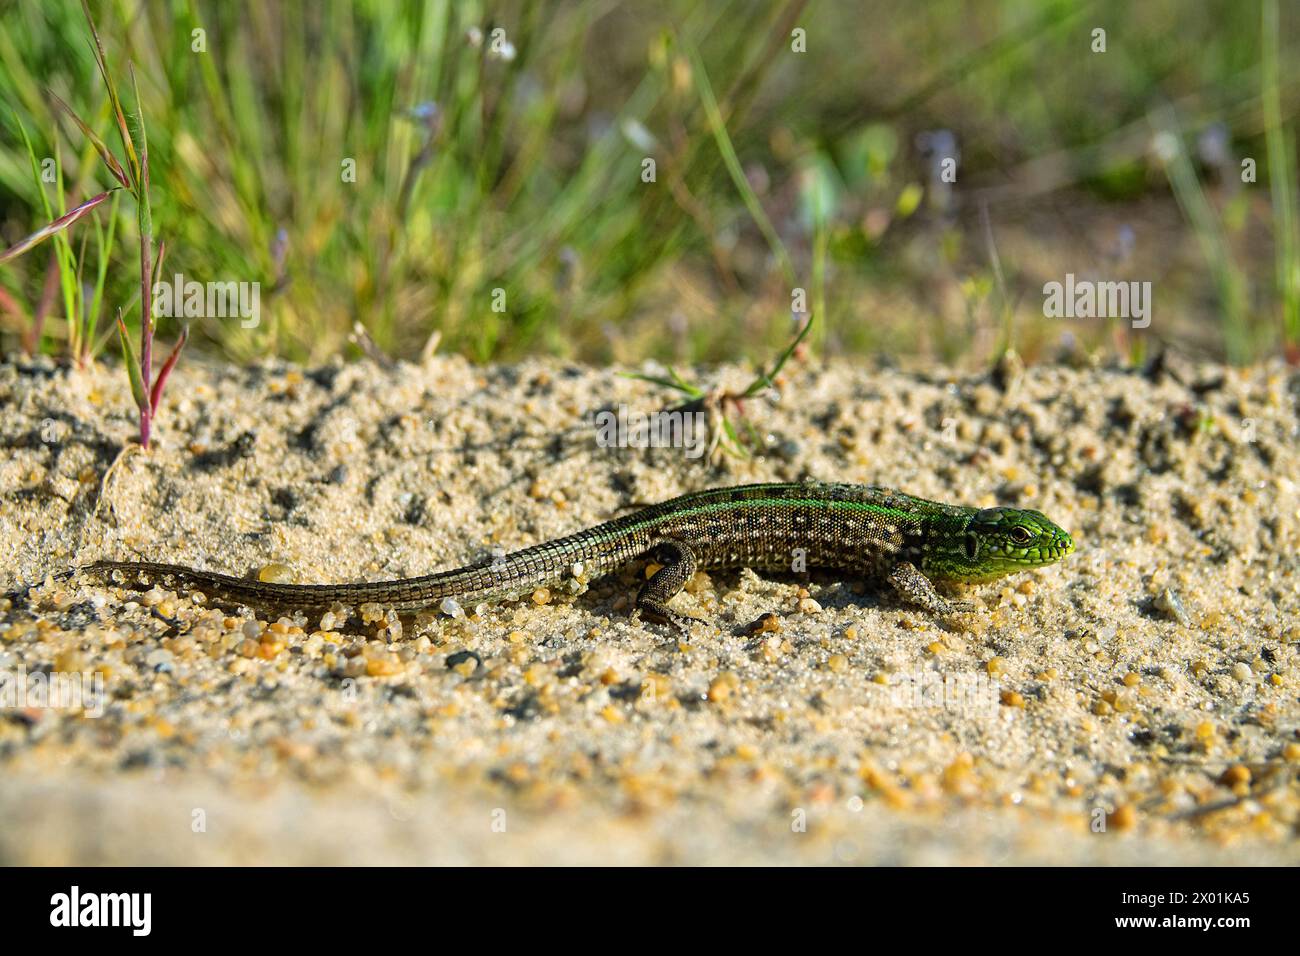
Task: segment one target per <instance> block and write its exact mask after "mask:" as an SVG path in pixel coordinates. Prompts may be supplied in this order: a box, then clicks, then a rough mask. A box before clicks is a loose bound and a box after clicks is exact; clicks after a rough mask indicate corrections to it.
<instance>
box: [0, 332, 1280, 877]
mask: <svg viewBox="0 0 1300 956" xmlns="http://www.w3.org/2000/svg"><path fill="white" fill-rule="evenodd" d="M620 371H625V370H618V369H592V368H586V367H580V366H573V365H566V364H562V363H559V362H556V361H553V360H547V361H529V362H525V363H522V364H519V365H513V366H501V367H486V368H484V367H478V366H474V365H471V364H469V363H467V362H465V361H463V360H461V359H458V358H441V357H439V358H434V359H432V360H431V361H430V362H429V363H428V364H426V365H423V366H416V365H409V364H399V365H397V366H395V367H393V368H384V367H380V366H377V365H375V364H373V363H370V362H363V363H356V364H341V363H340V364H335V365H332V366H327V367H324V368H319V369H301V368H296V367H292V366H288V365H283V364H266V365H262V366H258V367H254V368H231V367H226V366H204V365H202V364H200V363H199V362H198V361H197V360H187V361H185V362H183V363H182V365H181V366H180V368H179V369H178V370H177V372H176V374H175V376H174V378H173V381H172V384H171V385H170V386H169V388H168V394H167V398H166V401H165V403H164V408H163V410H162V413H161V415H160V417H159V422H158V424H157V427H156V436H157V437H156V443H155V447H154V448H153V449H152V450H151V451H150V452H148V453H144V452H142V451H141V450H140V449H138V448H134V447H133V448H130V449H129V450H128V451H127V452H125V453H124V454H121V457H120V461H118V462H117V464H116V466H115V467H114V468H113V469H112V472H111V474H110V475H109V476H108V477H107V479H106V478H105V473H106V471H108V470H109V466H110V464H112V463H113V462H114V461H115V459H118V457H119V453H121V452H122V449H123V448H124V447H127V446H128V445H129V444H130V438H131V435H132V433H133V431H134V423H133V415H132V414H131V411H132V406H131V402H130V398H129V394H128V392H127V388H126V382H125V378H124V376H122V375H121V374H120V370H117V369H114V368H107V369H105V368H95V369H90V370H84V371H73V370H68V369H64V368H57V367H55V366H54V365H52V364H50V363H48V362H44V361H42V360H28V359H11V360H10V361H8V362H7V363H5V364H0V434H2V435H3V441H4V445H5V452H4V455H3V457H2V459H0V552H3V553H4V554H5V556H6V557H5V559H4V561H3V562H2V563H0V590H4V591H10V592H13V593H11V594H10V595H9V597H7V598H5V599H4V601H3V602H0V608H3V611H2V612H0V673H5V674H8V675H10V678H11V680H12V678H13V675H16V674H20V673H26V674H27V675H29V676H30V675H31V674H34V673H44V672H50V671H53V672H56V673H58V674H85V675H87V677H86V680H87V683H88V684H91V685H93V681H94V680H95V675H98V676H99V678H100V679H102V685H103V688H104V692H105V699H104V700H103V701H101V702H100V706H98V707H95V706H86V704H87V702H86V701H82V702H81V703H82V705H83V706H82V707H80V708H78V707H52V706H40V703H41V702H40V701H39V700H38V701H36V703H35V704H33V698H32V696H31V695H30V694H29V695H28V697H27V699H26V700H25V701H20V702H19V703H20V704H25V706H18V707H14V708H9V709H5V710H0V819H3V820H4V821H5V825H4V827H3V828H0V862H3V863H10V864H12V863H19V864H21V863H37V864H47V863H78V864H100V863H117V864H139V863H284V864H293V863H349V862H355V863H515V862H518V863H546V862H549V863H590V862H597V863H600V862H604V863H842V864H875V863H905V864H934V863H942V864H949V863H958V864H1002V863H1048V864H1061V865H1067V864H1110V863H1174V864H1199V863H1226V864H1260V863H1295V862H1297V861H1298V860H1300V852H1298V851H1297V842H1296V833H1297V824H1298V823H1300V783H1298V782H1297V771H1298V770H1300V737H1298V736H1297V732H1298V729H1300V700H1298V698H1297V687H1298V686H1300V667H1298V666H1297V647H1298V646H1300V624H1297V623H1296V621H1297V611H1300V591H1298V589H1297V577H1296V573H1295V572H1296V567H1297V558H1296V554H1297V550H1298V545H1300V495H1298V494H1297V486H1296V481H1297V477H1298V476H1300V469H1298V468H1297V464H1298V461H1297V430H1298V428H1300V420H1298V417H1297V402H1298V400H1300V375H1297V374H1296V373H1295V372H1292V371H1289V370H1287V369H1286V368H1285V367H1283V366H1281V365H1269V366H1262V367H1256V368H1252V369H1245V370H1240V369H1232V368H1225V367H1221V366H1213V365H1204V366H1195V365H1191V364H1190V363H1186V362H1182V363H1178V362H1171V363H1169V364H1168V365H1167V367H1166V368H1165V369H1164V370H1158V371H1155V372H1152V373H1151V374H1144V373H1141V372H1134V371H1125V370H1120V369H1107V368H1089V367H1084V368H1069V367H1063V366H1048V367H1035V368H1031V369H1029V370H1028V371H1025V372H1024V373H1023V374H1017V373H1015V371H1014V370H1012V371H1011V374H1009V375H1007V376H1001V377H999V376H986V375H976V376H971V375H967V374H964V373H963V374H959V373H956V372H946V371H942V370H940V371H934V370H930V371H928V372H926V373H924V374H917V373H914V372H904V371H898V370H889V369H876V368H868V367H865V366H862V365H852V364H831V365H829V366H827V367H810V366H800V367H793V366H792V367H791V368H789V369H788V370H787V373H786V374H785V376H784V378H783V379H782V381H781V383H780V385H781V397H780V400H779V401H768V400H758V401H751V402H749V403H747V405H746V414H747V416H748V419H749V421H751V422H752V423H753V424H754V426H755V428H756V435H757V438H758V441H759V442H760V445H759V447H758V449H757V453H756V454H754V455H751V456H749V457H740V456H736V455H726V454H714V455H711V456H708V455H706V456H704V457H701V458H698V459H691V458H689V457H687V455H685V454H684V453H683V450H682V449H680V448H677V449H674V448H660V449H635V448H604V447H599V446H598V444H597V442H596V440H595V434H596V432H595V427H594V425H593V421H592V416H593V414H594V413H595V412H596V411H598V410H600V409H604V408H615V407H617V406H618V405H619V404H620V403H625V404H626V405H627V406H629V407H630V408H632V409H636V410H639V411H643V412H647V413H648V412H653V411H655V410H656V409H659V408H662V407H665V406H666V405H668V404H671V396H670V395H668V394H666V393H665V392H664V390H663V389H660V388H657V387H656V386H653V385H650V384H647V383H645V382H641V381H636V380H632V379H629V378H627V377H626V376H624V375H621V374H620ZM641 371H654V369H653V367H651V366H647V367H645V368H643V369H641ZM695 374H696V375H697V377H699V378H700V379H701V380H702V381H704V382H706V383H707V384H709V385H721V386H725V387H730V388H737V387H743V386H744V385H745V384H747V383H748V381H749V377H750V373H749V372H747V371H746V370H745V369H741V368H720V369H717V368H713V369H701V370H698V371H697V372H696V373H695ZM806 478H816V479H825V480H838V481H856V482H862V483H866V484H881V485H889V486H892V487H896V488H900V489H903V490H905V491H908V492H911V493H913V494H917V495H922V496H925V497H930V498H938V499H943V500H947V501H954V502H960V503H965V504H973V505H981V506H983V505H992V504H998V503H1004V504H1015V505H1022V506H1026V507H1033V508H1038V509H1040V510H1042V511H1044V512H1046V513H1047V514H1048V515H1049V516H1051V517H1052V518H1053V519H1054V520H1055V521H1057V522H1058V523H1059V524H1061V525H1062V526H1063V527H1065V528H1066V529H1068V530H1069V531H1071V532H1072V533H1073V534H1074V535H1075V537H1076V540H1077V541H1078V545H1079V547H1078V551H1077V553H1076V554H1074V555H1072V556H1070V557H1069V558H1067V559H1066V560H1065V561H1064V562H1062V563H1061V564H1058V565H1054V566H1052V567H1049V568H1045V569H1042V570H1040V571H1036V572H1032V573H1025V574H1021V575H1018V576H1014V577H1011V578H1007V579H1005V580H1003V581H1000V582H995V583H991V584H985V585H979V586H974V587H970V588H968V589H966V591H965V593H964V595H963V596H964V597H965V599H967V600H972V601H974V602H975V603H976V604H977V606H978V610H977V612H976V613H974V614H972V615H969V616H967V617H964V618H961V619H957V620H953V621H950V622H946V623H945V622H938V621H935V620H932V619H931V618H929V617H928V616H927V615H925V614H924V613H921V612H918V611H916V610H915V609H912V608H908V607H905V606H902V605H900V604H899V603H898V602H897V601H896V600H895V598H894V597H893V595H892V594H890V593H888V592H887V591H886V590H881V589H879V588H877V587H876V586H874V585H871V584H868V583H865V582H859V581H854V580H850V579H845V578H842V577H838V576H835V575H820V574H819V575H814V576H812V577H811V578H807V579H801V578H799V577H794V576H787V577H782V576H779V575H775V576H774V575H767V574H763V575H759V574H756V573H753V572H751V571H741V572H737V573H730V572H727V573H715V574H712V575H703V574H702V575H698V576H697V577H696V579H695V580H694V581H692V582H691V584H690V586H689V588H688V590H687V592H686V593H683V594H682V595H681V596H680V597H679V598H678V599H677V600H676V602H675V606H676V607H677V608H679V609H680V610H682V611H684V612H686V613H690V614H694V615H697V616H700V617H703V618H705V619H707V621H708V622H709V623H707V624H700V625H695V626H694V627H693V628H692V630H691V634H690V636H689V638H678V637H677V636H675V635H673V634H672V633H671V632H670V631H667V630H665V629H664V628H663V627H660V626H656V625H643V624H641V623H638V622H636V621H633V620H631V619H630V617H629V614H628V611H629V598H630V596H631V595H632V594H633V593H634V592H635V588H636V586H637V581H638V579H639V576H640V575H641V574H642V573H643V569H642V568H640V567H637V566H635V565H634V566H632V567H629V568H628V569H627V571H626V572H625V573H623V574H621V575H615V576H612V577H610V578H607V579H605V580H604V581H600V582H595V583H594V584H593V586H592V587H591V588H590V589H589V590H588V591H586V592H585V593H582V594H579V595H577V596H572V595H568V594H564V593H554V594H551V595H549V596H546V595H537V596H536V598H537V600H534V599H532V598H528V599H525V600H524V601H522V602H520V603H517V604H501V605H495V606H492V607H484V608H482V609H474V608H467V609H466V610H467V611H469V612H470V614H469V616H468V617H466V618H463V619H453V618H450V617H447V616H445V615H437V616H435V615H422V616H419V617H416V618H410V617H408V618H405V619H403V620H402V621H401V622H400V630H399V629H396V628H385V627H383V626H382V625H383V624H384V621H382V620H380V621H369V622H367V621H363V620H361V618H360V616H354V617H353V618H352V619H350V620H348V621H345V622H344V621H339V620H334V621H330V620H326V621H321V620H320V619H319V618H316V619H306V618H297V619H294V618H293V617H292V616H291V615H290V616H288V617H286V618H283V619H282V618H281V615H280V613H278V612H276V611H274V610H272V611H267V610H265V609H252V610H244V611H240V610H238V609H229V608H226V609H221V608H212V607H208V606H205V605H204V604H201V603H196V602H194V601H193V600H191V596H190V595H188V594H186V593H184V592H181V593H179V594H178V593H175V592H172V591H168V590H166V589H165V588H159V587H152V588H150V587H148V586H147V585H146V586H145V587H143V588H139V587H128V586H125V585H118V584H106V583H104V582H100V581H95V580H92V579H91V578H89V577H87V576H84V575H83V576H77V577H73V578H71V579H66V580H60V579H55V578H54V577H52V575H53V574H55V573H57V572H60V571H63V570H65V569H67V568H70V567H72V566H74V565H77V564H82V563H85V562H88V561H90V560H93V559H96V558H122V559H129V558H144V559H150V560H160V561H172V562H176V563H183V564H188V565H192V566H196V567H201V568H208V569H212V570H220V571H226V572H229V573H235V574H244V573H248V572H250V571H251V572H256V571H258V570H259V569H266V568H268V566H275V567H274V568H273V570H268V571H266V573H268V574H275V575H277V576H279V577H281V578H287V579H293V580H298V581H302V582H315V581H342V580H380V579H384V578H389V577H401V576H408V575H416V574H422V573H426V572H429V571H433V570H437V569H440V568H445V567H450V566H453V565H457V564H463V563H468V562H474V561H480V560H483V559H485V558H490V557H491V555H492V554H493V553H495V552H498V551H499V550H500V549H514V548H516V547H521V546H524V545H527V544H531V543H534V542H536V541H539V540H542V539H545V538H550V537H556V536H559V535H562V534H565V533H567V532H570V531H573V530H576V529H578V528H580V527H583V526H586V525H589V524H593V523H596V522H598V521H601V520H605V519H607V518H610V517H613V516H615V515H617V514H620V513H622V512H623V511H625V510H626V509H628V508H629V507H632V506H635V505H636V504H638V503H646V502H651V501H656V500H660V499H662V498H666V497H670V496H672V495H675V494H679V493H682V492H685V491H690V490H695V489H700V488H706V487H712V486H717V485H725V484H740V483H745V482H750V481H760V480H801V479H806ZM538 601H541V602H542V603H538ZM768 612H773V613H774V615H775V618H774V620H773V621H772V622H771V623H770V624H769V626H774V627H775V629H772V630H765V631H764V630H759V631H757V632H754V628H753V627H752V626H751V625H753V624H754V623H755V622H757V621H759V619H760V618H762V616H763V615H764V614H766V613H768ZM28 685H30V681H28ZM29 689H30V687H29ZM93 703H94V701H93V700H92V701H90V704H92V705H93Z"/></svg>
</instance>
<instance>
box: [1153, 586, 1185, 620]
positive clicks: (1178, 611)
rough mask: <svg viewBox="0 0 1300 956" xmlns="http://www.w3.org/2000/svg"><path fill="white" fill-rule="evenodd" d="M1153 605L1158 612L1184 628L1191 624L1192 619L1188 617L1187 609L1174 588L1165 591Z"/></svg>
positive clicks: (1156, 598) (1157, 596) (1158, 595)
mask: <svg viewBox="0 0 1300 956" xmlns="http://www.w3.org/2000/svg"><path fill="white" fill-rule="evenodd" d="M1153 603H1154V605H1155V608H1156V610H1157V611H1160V612H1162V613H1163V614H1165V615H1166V616H1167V617H1169V618H1170V619H1171V620H1174V621H1177V622H1178V623H1179V624H1182V625H1183V626H1184V627H1185V626H1187V625H1188V624H1190V623H1191V618H1190V617H1188V615H1187V609H1186V608H1184V607H1183V601H1182V598H1180V597H1179V596H1178V594H1177V592H1175V591H1174V589H1173V588H1165V589H1163V590H1162V591H1161V592H1160V593H1159V594H1157V595H1156V597H1155V601H1154V602H1153Z"/></svg>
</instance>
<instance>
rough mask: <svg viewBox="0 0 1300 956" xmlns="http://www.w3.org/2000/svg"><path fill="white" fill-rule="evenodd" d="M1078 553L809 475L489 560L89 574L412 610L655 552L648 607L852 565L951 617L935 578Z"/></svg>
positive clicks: (255, 601)
mask: <svg viewBox="0 0 1300 956" xmlns="http://www.w3.org/2000/svg"><path fill="white" fill-rule="evenodd" d="M1073 550H1074V541H1073V539H1072V538H1071V537H1070V535H1069V534H1067V533H1066V532H1065V531H1063V530H1062V529H1061V528H1059V527H1058V526H1057V525H1055V524H1053V523H1052V522H1051V521H1050V520H1048V519H1047V517H1046V516H1044V515H1043V514H1042V513H1041V512H1038V511H1032V510H1027V509H1016V508H985V509H976V508H969V507H964V506H960V505H951V504H944V503H942V502H937V501H928V500H926V499H924V498H917V497H914V496H912V495H908V494H904V493H902V492H899V491H894V490H891V489H888V488H878V487H872V486H866V485H854V484H838V483H821V482H803V483H768V484H755V485H742V486H738V487H733V488H716V489H711V490H707V491H697V492H692V493H690V494H686V495H682V496H680V497H678V498H673V499H671V500H669V501H665V502H662V503H660V504H656V505H652V506H650V507H647V508H644V509H642V510H640V511H636V512H633V513H631V514H628V515H625V516H623V517H620V518H616V519H614V520H612V521H607V522H605V523H603V524H599V525H596V526H595V527H591V528H586V529H584V530H582V531H578V532H575V533H574V534H571V535H568V536H566V537H563V538H558V539H555V540H553V541H546V542H543V543H540V544H536V545H533V546H531V547H528V548H524V549H523V550H520V551H516V552H514V553H513V554H508V555H505V556H503V557H501V558H498V559H496V560H495V561H493V562H491V563H489V564H484V565H474V566H469V567H463V568H455V569H452V570H448V571H439V572H436V573H434V574H429V575H425V576H423V577H417V578H408V579H404V580H397V581H379V582H372V583H355V584H281V583H272V582H264V581H258V580H253V579H248V578H238V577H233V576H231V575H226V574H217V573H214V572H209V571H200V570H196V569H193V568H187V567H182V566H179V565H172V564H158V563H153V562H143V561H99V562H95V563H93V564H91V565H88V566H87V567H86V568H85V570H88V571H92V572H95V573H101V574H103V573H112V572H124V573H143V574H149V575H152V576H161V577H167V578H170V579H172V580H174V581H175V582H177V583H178V584H179V585H181V586H183V587H187V588H191V589H198V590H201V591H203V592H204V593H205V594H207V595H208V596H209V597H211V598H215V599H217V600H220V601H226V602H240V603H246V604H251V605H270V606H276V607H285V608H303V609H307V608H322V607H329V606H331V605H333V604H335V603H342V604H349V605H358V604H364V603H367V602H371V603H376V604H380V605H383V606H386V607H391V608H393V609H395V610H398V611H414V610H419V609H421V608H427V607H435V606H437V605H439V604H440V603H441V602H442V601H443V600H445V599H447V598H452V599H454V600H456V601H464V602H471V603H472V602H478V601H491V600H497V599H500V598H504V597H508V596H512V595H517V594H521V593H526V592H528V591H531V590H533V589H535V588H539V587H546V586H550V585H554V584H556V583H559V582H561V581H563V580H565V579H566V578H569V577H571V576H572V575H573V570H574V566H575V565H581V567H582V570H583V573H585V574H586V575H589V576H590V577H591V578H596V577H600V576H602V575H604V574H607V573H609V572H611V571H613V570H615V569H616V568H618V567H620V566H622V565H624V564H626V563H627V562H629V561H631V560H633V559H635V558H638V557H643V556H650V557H652V558H653V559H654V560H655V561H657V562H658V563H660V564H661V565H662V567H661V568H660V569H659V570H658V571H656V572H655V574H654V575H653V576H652V577H651V578H650V580H648V581H647V582H646V583H645V585H644V586H643V587H642V588H641V591H640V593H639V594H638V596H637V607H638V609H640V610H641V611H642V612H643V613H644V614H645V615H646V616H648V617H651V618H654V619H657V620H666V621H673V620H674V618H675V617H676V615H675V614H674V613H673V612H672V611H670V610H669V609H668V608H667V606H666V604H667V601H668V600H669V599H671V598H672V597H673V596H674V595H675V594H676V593H677V592H678V591H679V590H681V587H682V585H683V584H685V583H686V581H687V580H689V579H690V577H691V575H693V574H694V573H695V571H697V570H705V569H723V568H736V567H750V568H756V569H761V570H773V571H776V570H784V571H790V570H802V569H804V568H807V569H816V568H822V569H831V570H839V571H845V572H849V573H851V574H856V575H860V576H863V577H866V578H870V579H874V580H879V581H887V582H888V583H890V584H892V585H893V586H894V587H895V588H896V589H897V590H898V591H899V592H900V593H901V594H902V595H903V596H904V597H905V598H907V599H908V600H909V601H911V602H912V603H915V604H918V605H920V606H922V607H924V608H926V609H927V610H930V611H932V612H934V613H937V614H947V613H952V612H953V611H955V610H963V609H966V608H965V607H964V606H962V605H956V604H953V603H951V602H948V601H946V600H945V599H944V598H942V597H940V596H939V594H938V593H937V592H936V591H935V589H934V586H933V583H932V582H933V581H943V580H952V581H982V580H989V579H992V578H997V577H1001V576H1002V575H1004V574H1009V573H1012V572H1014V571H1017V570H1022V569H1025V568H1033V567H1039V566H1041V565H1045V564H1050V563H1052V562H1054V561H1057V560H1059V559H1060V558H1062V557H1064V556H1065V555H1067V554H1070V553H1071V552H1073Z"/></svg>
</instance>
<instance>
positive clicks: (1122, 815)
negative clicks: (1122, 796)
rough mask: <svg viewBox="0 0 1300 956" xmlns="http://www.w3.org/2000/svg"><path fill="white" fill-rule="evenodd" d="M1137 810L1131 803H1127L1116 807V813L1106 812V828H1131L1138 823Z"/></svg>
mask: <svg viewBox="0 0 1300 956" xmlns="http://www.w3.org/2000/svg"><path fill="white" fill-rule="evenodd" d="M1137 819H1138V815H1137V810H1136V809H1134V807H1133V805H1132V804H1131V803H1125V804H1123V805H1122V806H1118V807H1116V808H1115V812H1114V813H1108V814H1106V828H1107V829H1115V830H1131V829H1133V827H1135V826H1136V825H1137Z"/></svg>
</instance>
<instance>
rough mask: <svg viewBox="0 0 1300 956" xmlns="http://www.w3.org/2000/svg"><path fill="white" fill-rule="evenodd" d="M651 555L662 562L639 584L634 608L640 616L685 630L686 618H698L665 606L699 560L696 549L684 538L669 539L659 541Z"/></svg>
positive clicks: (692, 571)
mask: <svg viewBox="0 0 1300 956" xmlns="http://www.w3.org/2000/svg"><path fill="white" fill-rule="evenodd" d="M650 556H651V559H652V560H653V561H654V562H655V563H656V564H660V565H662V567H660V568H659V570H658V571H656V572H655V573H654V574H652V575H651V576H650V580H649V581H647V582H646V583H645V584H643V585H641V590H640V591H638V592H637V595H636V609H637V610H638V611H640V612H641V615H642V616H643V617H646V618H649V619H650V620H652V621H655V622H657V623H661V624H667V625H669V626H671V627H673V628H674V629H676V630H677V631H678V632H679V633H682V634H685V633H686V625H685V623H684V622H685V621H687V620H697V619H696V618H692V617H690V616H689V615H684V614H677V613H676V612H675V611H673V610H672V609H671V608H669V607H668V602H669V601H671V600H672V599H673V597H674V595H676V594H677V592H679V591H680V590H681V589H682V587H683V585H685V584H686V582H687V581H689V580H690V579H691V577H692V576H693V575H694V574H695V569H696V567H698V565H699V561H698V559H697V558H696V555H695V549H694V548H692V547H691V546H690V545H689V544H687V543H686V542H685V541H677V540H673V539H668V540H664V541H660V542H658V543H657V544H656V545H655V546H654V548H653V549H651V551H650Z"/></svg>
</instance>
